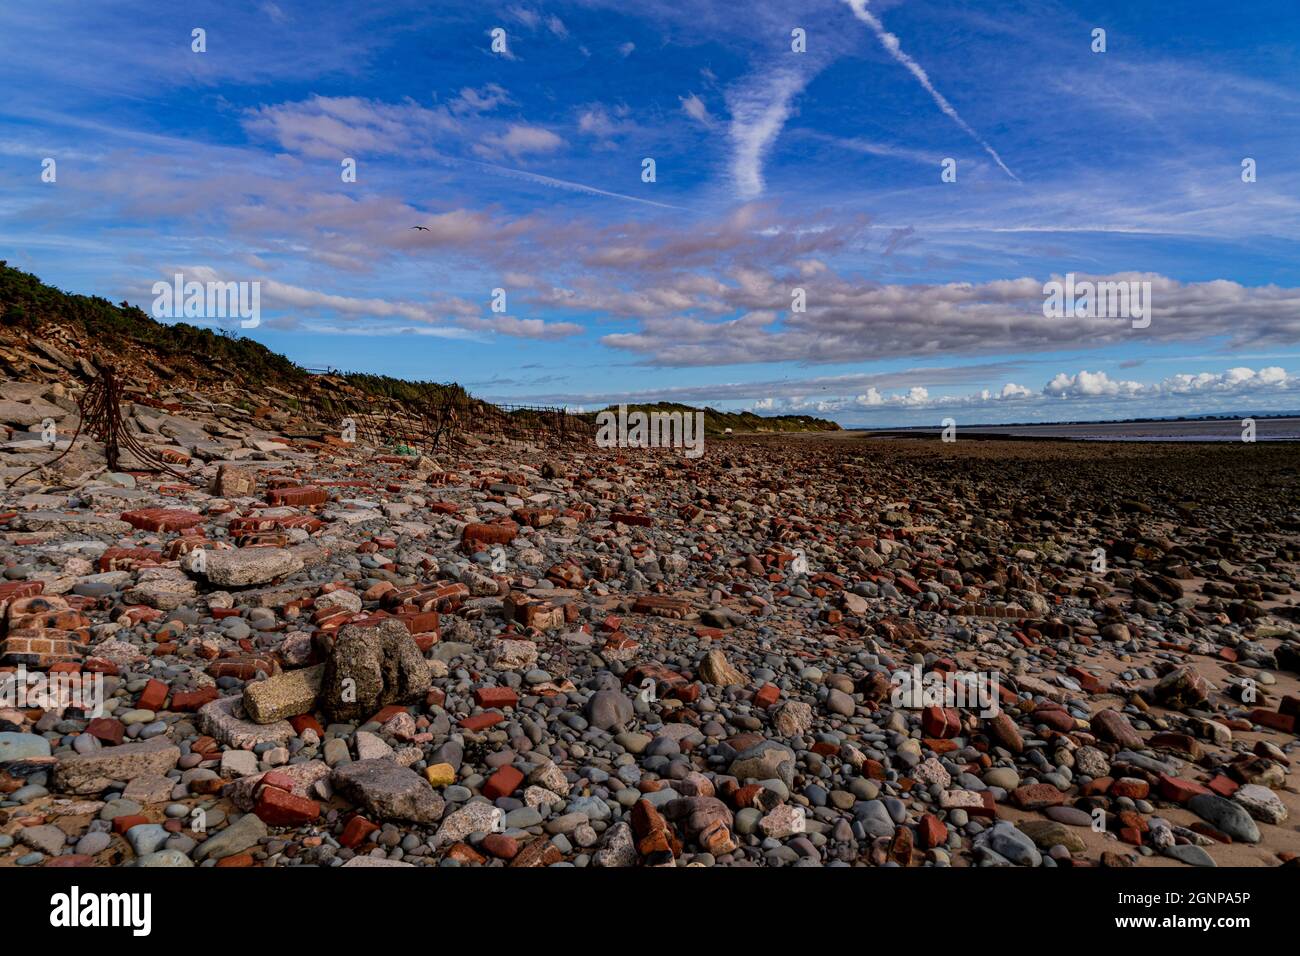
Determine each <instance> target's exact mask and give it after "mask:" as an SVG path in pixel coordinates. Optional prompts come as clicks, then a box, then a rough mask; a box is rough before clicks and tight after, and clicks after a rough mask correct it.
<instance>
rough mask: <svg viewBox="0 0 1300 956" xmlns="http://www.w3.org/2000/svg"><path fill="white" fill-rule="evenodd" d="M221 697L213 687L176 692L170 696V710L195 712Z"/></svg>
mask: <svg viewBox="0 0 1300 956" xmlns="http://www.w3.org/2000/svg"><path fill="white" fill-rule="evenodd" d="M220 696H221V695H220V694H219V693H218V692H217V689H216V688H215V687H203V688H200V689H199V690H191V691H177V692H176V693H174V694H172V710H175V711H187V712H188V711H195V710H198V709H199V708H200V707H202V706H203V705H204V704H210V703H212V702H213V701H214V700H216V699H217V698H218V697H220Z"/></svg>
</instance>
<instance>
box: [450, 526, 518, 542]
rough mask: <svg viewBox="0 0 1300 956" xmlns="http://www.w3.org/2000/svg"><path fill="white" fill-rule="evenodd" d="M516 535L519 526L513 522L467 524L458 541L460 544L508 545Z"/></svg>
mask: <svg viewBox="0 0 1300 956" xmlns="http://www.w3.org/2000/svg"><path fill="white" fill-rule="evenodd" d="M518 535H519V525H517V524H515V523H514V522H513V521H498V522H493V523H492V524H467V525H465V529H464V530H463V531H462V532H461V534H460V539H461V541H462V542H475V541H479V542H482V543H483V544H509V543H510V542H511V541H513V540H515V538H516V537H518Z"/></svg>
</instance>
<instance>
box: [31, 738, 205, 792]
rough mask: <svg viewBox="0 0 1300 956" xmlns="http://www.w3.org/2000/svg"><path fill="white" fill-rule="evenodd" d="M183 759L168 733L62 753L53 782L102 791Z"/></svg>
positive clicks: (63, 786) (69, 787) (63, 787)
mask: <svg viewBox="0 0 1300 956" xmlns="http://www.w3.org/2000/svg"><path fill="white" fill-rule="evenodd" d="M180 759H181V750H180V748H179V747H177V746H176V745H175V744H174V743H172V742H171V741H170V740H168V739H167V738H166V737H153V738H150V739H149V740H146V741H143V742H141V743H132V744H121V745H120V746H117V747H105V748H104V749H103V750H96V751H94V752H92V753H86V754H78V753H71V754H60V755H59V762H58V764H57V765H56V766H55V768H54V786H55V789H57V790H61V791H63V792H65V793H99V792H100V791H101V790H107V789H108V788H109V787H111V786H113V784H114V783H115V782H117V781H121V780H131V779H133V778H135V777H140V776H145V775H155V774H166V773H167V771H169V770H174V769H175V768H176V763H177V761H178V760H180Z"/></svg>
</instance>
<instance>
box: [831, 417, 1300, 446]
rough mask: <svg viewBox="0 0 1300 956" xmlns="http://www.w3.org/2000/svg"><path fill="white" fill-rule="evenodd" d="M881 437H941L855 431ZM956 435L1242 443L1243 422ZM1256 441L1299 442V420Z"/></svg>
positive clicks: (977, 428) (1002, 429)
mask: <svg viewBox="0 0 1300 956" xmlns="http://www.w3.org/2000/svg"><path fill="white" fill-rule="evenodd" d="M854 430H855V431H861V432H866V433H869V434H873V435H875V436H878V437H886V436H888V437H899V438H906V437H909V436H911V437H917V436H920V435H925V436H931V435H937V434H939V433H940V432H941V431H942V429H941V428H938V427H935V428H866V429H854ZM957 434H958V435H961V436H964V437H967V438H969V437H972V436H980V437H984V438H996V437H999V436H1005V437H1007V438H1071V439H1075V440H1076V441H1145V442H1178V441H1192V442H1197V441H1241V436H1242V427H1241V419H1240V418H1233V419H1223V420H1205V421H1202V420H1197V421H1149V422H1079V423H1071V424H1045V425H966V426H962V425H960V424H959V425H958V426H957ZM1255 440H1256V441H1300V417H1296V418H1256V419H1255Z"/></svg>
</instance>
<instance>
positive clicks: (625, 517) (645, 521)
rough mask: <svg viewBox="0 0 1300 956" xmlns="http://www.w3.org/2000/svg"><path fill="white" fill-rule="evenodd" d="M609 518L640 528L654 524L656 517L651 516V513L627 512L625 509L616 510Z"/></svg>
mask: <svg viewBox="0 0 1300 956" xmlns="http://www.w3.org/2000/svg"><path fill="white" fill-rule="evenodd" d="M609 520H610V521H617V522H619V523H620V524H625V525H628V526H629V527H638V528H649V527H650V526H651V525H653V524H654V519H653V518H651V517H650V516H649V515H634V514H627V513H626V512H623V511H615V512H613V513H611V514H610V516H609Z"/></svg>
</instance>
